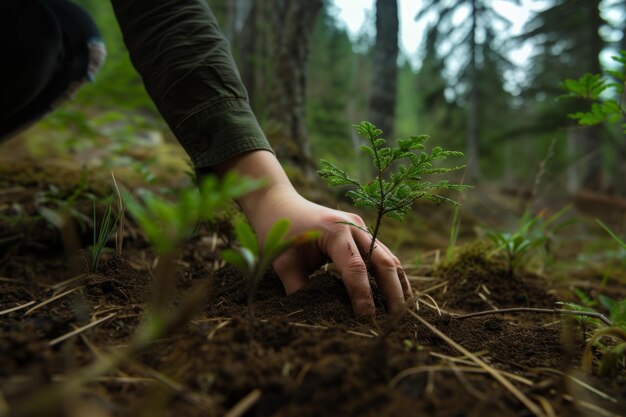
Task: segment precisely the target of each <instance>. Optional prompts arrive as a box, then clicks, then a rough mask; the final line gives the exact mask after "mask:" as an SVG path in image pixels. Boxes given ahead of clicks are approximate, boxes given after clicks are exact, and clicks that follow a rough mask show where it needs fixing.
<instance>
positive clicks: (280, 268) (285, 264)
mask: <svg viewBox="0 0 626 417" xmlns="http://www.w3.org/2000/svg"><path fill="white" fill-rule="evenodd" d="M273 266H274V269H275V270H276V273H277V274H278V276H279V277H280V280H281V282H282V283H283V287H285V293H287V295H289V294H291V293H294V292H296V291H297V290H299V289H300V288H302V287H303V286H304V284H306V282H307V277H308V270H307V268H306V267H305V265H304V262H303V259H302V257H300V256H299V255H298V251H297V249H296V248H290V249H288V250H287V251H285V253H283V254H282V255H281V256H279V257H278V259H276V260H275V261H274V263H273Z"/></svg>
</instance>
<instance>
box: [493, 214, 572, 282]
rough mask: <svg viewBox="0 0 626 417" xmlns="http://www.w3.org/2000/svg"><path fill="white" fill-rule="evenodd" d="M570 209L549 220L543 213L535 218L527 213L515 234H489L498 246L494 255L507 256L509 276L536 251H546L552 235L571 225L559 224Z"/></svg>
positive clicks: (498, 232) (502, 232)
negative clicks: (560, 219) (501, 254)
mask: <svg viewBox="0 0 626 417" xmlns="http://www.w3.org/2000/svg"><path fill="white" fill-rule="evenodd" d="M568 209H569V207H565V208H563V209H561V210H559V211H558V212H556V213H555V214H553V215H552V216H550V217H549V218H547V219H544V218H543V216H542V214H541V213H540V214H538V215H535V216H533V215H532V214H531V213H530V212H525V213H524V215H523V216H522V218H521V219H520V221H519V225H518V227H517V229H516V230H514V231H513V232H505V231H493V230H492V231H488V232H487V237H489V239H491V241H492V242H493V243H494V244H495V245H496V248H495V249H494V253H503V254H504V255H505V258H506V262H507V267H508V272H509V275H513V273H514V271H515V269H516V268H517V267H518V266H519V265H520V264H521V263H522V262H523V261H524V260H526V259H527V258H528V256H530V255H531V254H532V253H533V252H534V251H536V250H539V249H543V250H544V251H545V250H546V245H547V243H548V242H549V241H550V239H551V237H552V235H553V234H554V233H555V232H556V231H558V230H560V229H561V228H563V227H565V226H567V225H568V224H570V223H571V222H570V221H566V222H560V223H557V221H558V219H559V218H560V217H561V216H562V215H563V213H565V211H567V210H568ZM552 226H554V227H552Z"/></svg>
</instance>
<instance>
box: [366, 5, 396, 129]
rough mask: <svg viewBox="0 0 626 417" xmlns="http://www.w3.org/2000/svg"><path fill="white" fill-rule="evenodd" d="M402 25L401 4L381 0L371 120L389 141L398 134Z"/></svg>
mask: <svg viewBox="0 0 626 417" xmlns="http://www.w3.org/2000/svg"><path fill="white" fill-rule="evenodd" d="M398 26H399V23H398V3H397V1H396V0H377V1H376V43H375V45H374V58H373V69H372V93H371V95H370V104H369V118H370V121H371V122H372V123H373V124H374V125H376V127H378V128H379V129H381V130H382V131H383V132H384V136H385V137H386V138H388V139H392V138H393V135H394V121H395V114H396V90H397V79H398V62H397V61H398Z"/></svg>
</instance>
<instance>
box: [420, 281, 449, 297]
mask: <svg viewBox="0 0 626 417" xmlns="http://www.w3.org/2000/svg"><path fill="white" fill-rule="evenodd" d="M448 284H449V282H448V281H443V282H440V283H439V284H437V285H433V286H432V287H428V288H426V289H424V290H419V291H418V292H419V294H420V295H422V294H426V293H427V292H432V291H435V290H438V289H439V288H441V287H445V286H446V285H448Z"/></svg>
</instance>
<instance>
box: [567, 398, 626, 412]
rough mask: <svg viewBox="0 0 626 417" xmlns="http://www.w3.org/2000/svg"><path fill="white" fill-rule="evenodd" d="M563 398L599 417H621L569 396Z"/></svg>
mask: <svg viewBox="0 0 626 417" xmlns="http://www.w3.org/2000/svg"><path fill="white" fill-rule="evenodd" d="M563 398H565V399H566V400H567V401H569V402H572V403H574V404H576V405H577V406H579V407H582V408H586V409H587V410H591V411H593V412H595V413H596V414H599V415H601V416H605V417H623V415H620V414H616V413H614V412H612V411H609V410H607V409H605V408H602V407H600V406H599V405H595V404H592V403H590V402H587V401H581V400H577V399H576V398H574V397H572V396H571V395H563Z"/></svg>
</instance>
